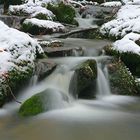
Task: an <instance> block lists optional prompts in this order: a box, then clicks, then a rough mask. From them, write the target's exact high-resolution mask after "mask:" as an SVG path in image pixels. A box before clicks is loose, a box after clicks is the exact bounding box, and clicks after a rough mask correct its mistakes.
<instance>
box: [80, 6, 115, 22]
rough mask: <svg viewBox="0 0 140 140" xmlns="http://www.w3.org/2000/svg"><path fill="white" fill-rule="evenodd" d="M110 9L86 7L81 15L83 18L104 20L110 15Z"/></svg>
mask: <svg viewBox="0 0 140 140" xmlns="http://www.w3.org/2000/svg"><path fill="white" fill-rule="evenodd" d="M112 10H113V8H112V7H101V6H88V7H87V8H86V9H85V10H84V12H83V13H82V17H83V18H87V16H89V15H90V16H91V17H93V18H100V19H104V17H106V16H107V15H112Z"/></svg>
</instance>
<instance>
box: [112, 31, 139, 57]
mask: <svg viewBox="0 0 140 140" xmlns="http://www.w3.org/2000/svg"><path fill="white" fill-rule="evenodd" d="M137 40H140V34H136V33H129V34H127V35H126V36H124V37H123V38H122V39H121V40H117V41H116V42H114V43H113V49H114V50H117V51H119V52H130V53H134V54H138V55H140V46H139V45H137V44H136V43H135V41H137Z"/></svg>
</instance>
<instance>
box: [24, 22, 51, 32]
mask: <svg viewBox="0 0 140 140" xmlns="http://www.w3.org/2000/svg"><path fill="white" fill-rule="evenodd" d="M21 30H22V31H24V32H28V33H30V34H32V35H44V34H52V33H53V29H51V28H44V27H39V26H38V25H33V24H32V23H28V24H27V23H23V24H22V27H21Z"/></svg>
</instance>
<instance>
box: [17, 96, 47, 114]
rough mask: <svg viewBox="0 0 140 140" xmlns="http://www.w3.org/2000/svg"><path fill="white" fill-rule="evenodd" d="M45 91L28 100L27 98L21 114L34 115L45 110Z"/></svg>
mask: <svg viewBox="0 0 140 140" xmlns="http://www.w3.org/2000/svg"><path fill="white" fill-rule="evenodd" d="M45 95H46V94H45V93H38V94H36V95H34V96H32V97H31V98H29V99H28V100H26V101H25V102H24V103H23V104H22V106H21V107H20V110H19V115H20V116H33V115H37V114H39V113H41V112H44V110H45V107H44V104H43V100H44V98H46V97H45Z"/></svg>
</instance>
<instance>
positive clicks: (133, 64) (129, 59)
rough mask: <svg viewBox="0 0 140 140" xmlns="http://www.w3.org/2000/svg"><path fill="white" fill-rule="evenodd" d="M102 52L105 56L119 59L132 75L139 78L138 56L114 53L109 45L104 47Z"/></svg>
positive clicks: (139, 57)
mask: <svg viewBox="0 0 140 140" xmlns="http://www.w3.org/2000/svg"><path fill="white" fill-rule="evenodd" d="M104 50H105V52H106V54H107V55H111V56H116V57H118V58H120V59H121V60H122V61H123V62H124V63H125V65H126V66H127V67H128V68H129V69H130V71H131V72H132V74H133V75H136V76H138V77H140V55H138V54H135V53H131V52H119V51H116V50H114V49H113V46H111V45H108V46H105V47H104Z"/></svg>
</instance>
